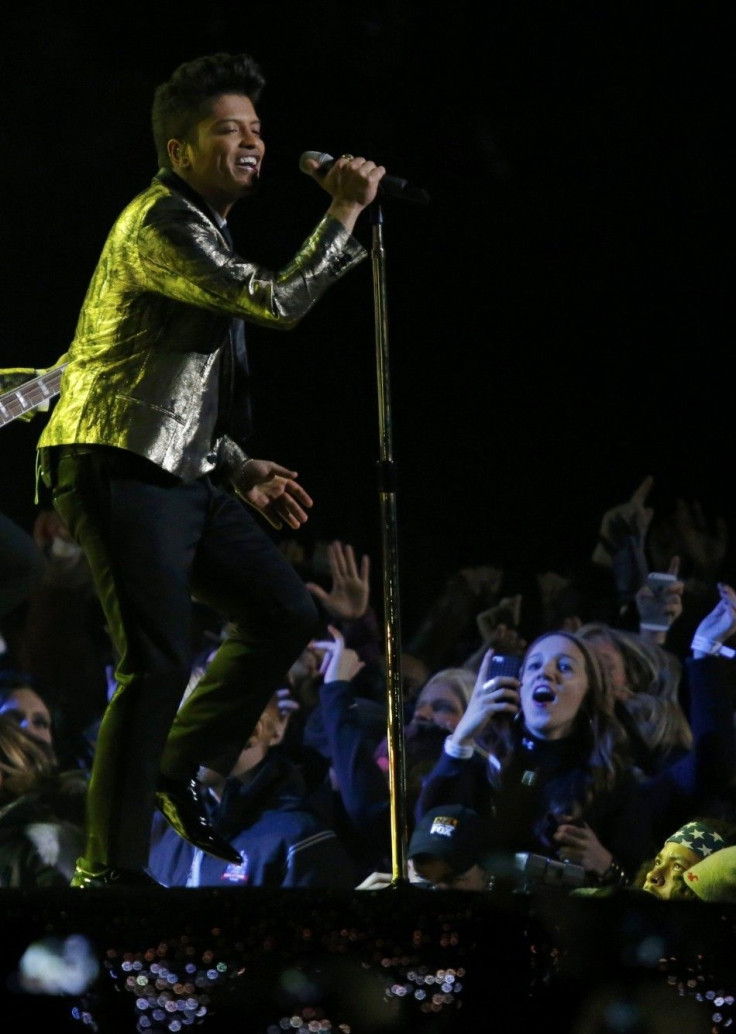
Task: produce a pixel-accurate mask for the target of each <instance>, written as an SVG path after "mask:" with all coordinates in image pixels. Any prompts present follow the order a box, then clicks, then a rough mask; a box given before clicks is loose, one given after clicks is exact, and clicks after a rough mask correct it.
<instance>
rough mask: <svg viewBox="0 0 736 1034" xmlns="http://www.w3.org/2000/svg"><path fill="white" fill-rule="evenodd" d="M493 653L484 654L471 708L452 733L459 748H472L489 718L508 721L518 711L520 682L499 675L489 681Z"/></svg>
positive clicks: (509, 676) (470, 704)
mask: <svg viewBox="0 0 736 1034" xmlns="http://www.w3.org/2000/svg"><path fill="white" fill-rule="evenodd" d="M493 654H494V651H493V650H487V651H486V653H485V654H484V656H483V660H482V661H481V663H480V668H479V669H478V677H477V679H476V681H475V686H474V687H473V692H472V694H471V697H470V700H469V701H468V706H467V707H466V709H465V713H464V714H463V716H462V718H461V719H460V721H459V722H458V723H457V725H456V726H455V731H454V732H453V733H451V734H450V735H451V739H452V741H453V742H454V743H455V744H456V745H457V746H459V747H464V746H468V745H470V744H471V743H472V741H473V739H474V738H475V737H476V736H477V735H478V734H479V733H480V732H481V731H482V730H483V728H484V726H485V725H486V723H487V722H488V720H489V719H490V718H494V717H498V718H503V717H506V718H509V717H513V716H514V715H515V714H517V713H518V711H519V707H520V704H521V701H520V699H519V686H520V682H519V680H518V679H515V678H513V677H512V676H511V675H497V676H496V677H495V678H492V679H490V680H489V679H488V675H489V668H490V663H491V657H493Z"/></svg>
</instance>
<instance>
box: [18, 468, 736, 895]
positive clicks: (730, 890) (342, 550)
mask: <svg viewBox="0 0 736 1034" xmlns="http://www.w3.org/2000/svg"><path fill="white" fill-rule="evenodd" d="M651 487H652V482H651V479H650V478H647V479H645V480H644V481H643V482H642V484H641V485H640V486H639V487H638V488H637V489H636V491H635V492H634V493H633V495H632V496H631V498H630V499H628V500H626V501H625V502H624V503H622V504H620V505H618V506H615V507H613V508H612V509H610V510H609V511H607V512H606V513H605V514H604V515H603V518H602V520H601V526H600V534H599V537H598V540H597V542H595V543H591V544H588V545H587V546H585V547H584V551H585V554H586V555H585V556H584V557H582V558H581V562H580V565H579V567H577V568H576V569H575V570H574V571H572V572H565V573H559V572H556V571H545V572H535V573H533V575H532V576H531V577H529V576H526V581H524V582H523V583H522V582H521V581H520V580H519V579H518V578H516V575H515V571H516V570H517V568H518V567H519V565H518V563H514V564H513V565H512V564H509V565H503V564H487V565H479V566H473V567H466V568H462V569H460V570H457V571H454V572H452V574H451V575H450V576H449V577H448V578H447V579H446V583H445V585H444V586H443V588H442V590H441V591H440V592H439V593H438V595H437V596H436V598H435V599H433V600H432V601H431V603H430V605H429V606H428V607H427V609H426V612H425V614H424V616H423V617H422V619H421V621H419V622H418V625H417V627H416V628H415V629H412V630H410V632H411V634H410V636H409V638H408V640H407V641H406V642H405V643H404V644H402V652H401V655H400V658H398V659H396V660H395V661H394V663H395V664H398V666H399V675H400V683H399V684H400V686H401V699H400V702H399V703H400V707H401V713H402V715H403V723H402V725H401V742H400V743H398V744H397V743H391V742H389V739H390V736H391V734H392V731H391V726H390V723H389V712H390V708H391V705H392V703H393V702H392V701H389V700H388V699H387V698H388V695H389V689H390V688H391V687H392V686H393V685H394V684H395V680H394V679H393V678H389V677H388V676H389V675H390V676H394V675H395V674H396V673H395V672H387V670H386V654H385V651H384V643H383V629H382V626H381V621H380V617H379V614H380V606H379V605H377V601H376V599H375V598H372V596H371V565H370V559H369V557H367V556H365V555H364V556H362V557H358V556H357V555H356V552H355V550H354V549H353V547H352V546H350V545H346V544H344V543H342V542H339V541H333V542H331V543H329V544H323V548H322V549H321V550H317V551H315V552H314V553H313V554H312V555H311V556H305V553H304V551H303V550H301V549H300V547H299V544H298V543H296V542H294V541H290V540H284V543H283V548H284V550H285V551H287V555H289V556H290V557H291V558H292V562H293V563H294V564H295V566H296V567H297V569H298V570H299V572H300V574H301V575H302V576H303V577H304V580H305V582H306V584H307V585H308V587H309V589H310V591H311V592H312V594H313V595H314V597H315V599H316V600H317V602H318V605H319V607H320V608H321V611H322V614H323V617H324V634H323V635H322V636H321V637H320V638H319V639H317V640H315V641H313V642H312V643H311V644H310V646H309V647H308V648H307V649H306V650H305V651H304V653H303V655H302V656H301V657H300V659H299V661H298V662H297V664H295V665H293V666H292V668H291V669H290V670H289V672H288V675H287V676H286V678H285V680H284V684H283V686H281V687H280V688H279V689H278V690H277V692H275V693H274V696H273V698H272V700H271V701H270V703H269V705H268V706H267V707H266V709H265V710H264V712H263V714H262V716H261V718H260V720H259V722H258V724H257V726H256V728H255V729H254V731H253V733H252V735H251V737H250V738H249V740H248V742H247V743H245V744H244V745H243V751H242V753H241V755H240V758H239V759H238V762H237V763H236V765H235V767H234V768H233V770H232V771H231V772H229V773H217V772H212V771H209V770H205V769H202V770H201V771H200V773H199V779H200V782H201V784H202V787H203V788H205V789H206V796H207V801H208V808H209V810H210V814H211V821H212V824H213V826H214V828H215V829H216V830H217V831H218V833H219V834H220V835H222V836H223V837H225V838H226V839H227V840H228V841H229V843H230V844H231V845H232V846H233V847H234V848H235V850H236V851H237V853H238V854H239V855H240V858H241V863H240V864H239V865H235V864H232V863H226V862H224V861H221V860H219V859H218V858H215V857H214V856H212V855H208V854H204V853H203V852H202V851H200V850H198V849H196V848H194V847H192V846H191V845H190V844H189V843H188V842H187V841H184V840H183V839H181V838H180V837H179V836H178V835H177V834H176V833H175V832H174V831H173V829H172V828H171V827H170V826H168V825H167V824H166V823H165V822H164V821H163V820H161V819H160V817H159V818H158V819H157V820H156V821H155V822H154V825H153V828H152V830H151V853H150V862H149V868H150V871H151V873H152V874H153V875H154V876H155V878H156V879H157V880H158V881H159V882H161V883H162V884H164V886H189V887H198V886H232V887H236V886H269V887H337V888H347V889H350V888H360V889H375V888H380V887H385V886H388V885H390V884H391V883H392V881H393V880H394V879H395V857H394V855H393V853H392V852H393V850H394V849H395V844H394V839H393V837H392V832H393V831H392V809H391V804H392V800H391V794H392V792H397V789H398V790H399V791H400V792H401V794H402V797H403V804H404V808H403V809H402V813H405V815H406V829H405V830H404V833H405V837H406V845H407V849H406V857H407V860H408V863H407V873H406V878H407V879H408V880H409V881H411V882H413V883H416V884H417V885H418V886H428V887H434V888H440V889H450V888H452V889H466V890H476V891H489V890H492V889H493V888H494V887H498V886H500V885H501V884H502V883H504V881H508V880H513V881H516V882H517V885H518V884H520V883H521V882H522V881H523V879H529V878H530V874H533V873H538V874H540V875H539V877H538V878H540V879H542V880H548V881H550V882H558V881H560V880H561V881H563V882H564V883H565V884H567V885H569V886H570V888H571V893H575V894H610V893H614V892H620V891H624V890H625V891H626V892H641V893H649V894H652V895H656V896H657V897H659V898H665V899H670V898H672V899H674V898H677V899H683V898H691V899H694V900H706V901H712V900H716V901H734V900H736V860H735V859H734V855H736V779H735V778H734V777H735V775H736V731H735V722H734V705H735V701H736V696H735V694H734V691H735V689H736V652H734V646H736V591H734V588H733V587H732V586H731V585H730V584H729V580H728V578H729V575H728V570H727V567H726V561H727V557H728V540H727V529H726V527H725V525H724V524H723V522H722V521H719V520H715V521H710V522H708V521H706V520H705V519H704V518H703V514H702V511H701V510H700V509H699V507H698V506H697V504H695V505H689V504H687V503H685V502H684V501H682V500H679V501H678V503H677V505H676V507H675V508H674V510H673V511H672V512H671V513H669V514H667V515H666V516H663V515H659V514H657V515H655V512H654V510H653V509H652V508H651V507H648V506H647V505H646V504H647V497H648V495H649V492H650V490H651ZM2 530H3V536H6V532H5V528H4V526H3V529H2ZM7 536H9V537H5V547H6V548H5V549H0V558H3V559H4V558H6V557H12V558H13V563H14V565H15V566H14V569H13V570H12V571H11V570H10V566H9V565H8V564H7V563H5V565H4V566H5V569H6V570H5V572H4V573H3V574H2V577H3V578H5V584H6V587H7V591H4V592H3V594H1V595H0V602H1V603H2V609H1V610H0V887H32V886H63V885H68V883H69V880H70V878H71V875H72V873H73V871H74V865H75V862H76V858H77V856H78V855H79V854H80V853H81V845H82V831H83V825H84V801H85V788H86V785H87V780H88V778H89V771H90V762H91V759H92V757H93V754H94V749H95V731H96V727H97V723H98V721H99V718H100V716H101V714H102V712H103V710H104V708H105V706H106V704H107V702H108V700H109V699H110V697H111V695H112V694H113V693H114V692H115V656H114V652H113V650H112V647H111V645H110V640H109V638H108V637H107V634H106V630H105V627H104V621H103V619H102V612H101V609H100V608H99V605H98V603H97V599H96V596H95V592H94V589H93V587H92V585H91V582H90V579H89V576H88V572H87V568H86V563H85V560H84V557H83V556H82V554H81V553H80V551H79V550H78V548H77V547H76V546H75V544H74V543H73V542H72V541H71V540H70V538H69V536H68V534H67V532H66V529H65V528H64V526H63V525H62V524H61V522H60V521H59V519H58V518H57V517H56V516H55V515H54V514H53V513H52V512H49V511H42V512H40V513H39V515H38V519H37V521H36V524H35V526H34V528H33V529H32V532H31V534H30V535H28V536H24V534H23V533H21V532H19V530H18V529H16V528H12V527H11V528H9V529H8V532H7ZM11 539H12V546H11ZM20 547H22V548H20ZM24 549H25V554H24V552H23V550H24ZM24 556H25V568H23V563H22V560H23V557H24ZM515 560H517V561H518V558H515ZM23 570H25V571H26V572H27V581H26V582H25V583H24V582H23V577H22V575H23ZM651 572H658V573H660V574H661V573H664V574H666V575H667V576H668V577H666V578H664V579H660V581H661V582H662V584H663V588H661V589H660V588H659V587H657V586H656V585H655V583H654V582H653V581H652V580H651V579H650V578H649V575H650V573H651ZM657 607H658V608H659V618H658V619H657V618H656V616H655V619H654V620H653V619H652V609H653V608H655V609H656V608H657ZM227 635H228V626H227V624H223V623H222V622H221V621H220V619H219V618H218V617H217V616H216V615H214V614H213V613H212V612H211V611H209V610H208V608H206V607H204V606H202V605H200V604H197V603H196V601H195V622H194V627H193V628H192V677H191V682H190V687H189V690H191V688H192V687H193V686H194V685H195V684H196V682H197V680H198V679H199V678H200V677H201V675H202V673H203V671H204V670H205V669H206V667H207V664H208V661H209V658H210V656H211V654H212V653H213V651H214V649H215V647H216V645H217V644H218V643H219V642H220V641H221V640H222V639H223V637H226V636H227ZM499 657H505V658H508V657H512V658H514V657H515V658H518V661H519V666H518V670H515V669H513V668H504V669H503V670H502V669H498V671H499V672H500V673H499V674H496V670H497V669H496V664H495V663H494V659H495V661H497V660H498V658H499ZM505 672H510V673H505ZM189 690H187V692H189ZM243 691H244V693H247V687H243ZM392 748H395V749H393V750H392ZM131 749H135V748H134V744H131ZM397 751H398V752H399V754H400V758H401V763H400V764H399V765H396V761H395V758H396V752H397ZM392 758H393V759H394V760H393V768H392ZM397 775H398V777H400V778H399V779H398V783H397Z"/></svg>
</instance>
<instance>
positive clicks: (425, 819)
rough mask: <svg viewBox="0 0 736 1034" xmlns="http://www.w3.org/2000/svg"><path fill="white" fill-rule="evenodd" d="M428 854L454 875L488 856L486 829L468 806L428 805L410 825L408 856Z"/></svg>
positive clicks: (488, 835)
mask: <svg viewBox="0 0 736 1034" xmlns="http://www.w3.org/2000/svg"><path fill="white" fill-rule="evenodd" d="M420 855H430V856H431V857H432V858H441V859H442V860H443V861H445V862H447V864H448V865H449V866H450V868H451V869H452V871H453V872H454V873H456V874H457V875H458V876H460V875H462V874H463V873H466V872H468V870H469V869H472V868H473V866H474V865H480V866H484V865H485V864H486V863H487V861H488V859H489V858H490V855H491V843H490V831H489V829H488V826H487V824H486V823H485V822H484V821H483V819H481V817H480V816H479V815H478V813H477V812H476V811H473V809H472V808H466V807H464V806H463V805H462V804H444V805H441V806H439V807H436V808H431V809H430V810H429V811H428V812H426V813H425V814H424V815H423V816H422V817H421V819H419V821H418V822H417V824H416V826H415V827H414V832H413V833H412V835H411V837H410V839H409V850H408V853H407V857H408V858H413V859H417V858H418V857H419V856H420Z"/></svg>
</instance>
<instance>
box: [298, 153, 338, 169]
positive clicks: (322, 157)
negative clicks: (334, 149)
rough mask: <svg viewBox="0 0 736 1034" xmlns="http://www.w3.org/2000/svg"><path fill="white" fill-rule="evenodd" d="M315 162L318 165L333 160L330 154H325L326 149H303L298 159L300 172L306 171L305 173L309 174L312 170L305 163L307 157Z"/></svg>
mask: <svg viewBox="0 0 736 1034" xmlns="http://www.w3.org/2000/svg"><path fill="white" fill-rule="evenodd" d="M310 158H311V159H312V160H313V161H315V162H317V163H318V164H319V165H320V166H322V165H326V164H328V162H331V161H334V158H333V157H332V155H331V154H327V152H326V151H305V152H304V154H302V156H301V158H300V159H299V168H300V170H301V171H302V172H306V173H307V175H311V172H312V170H311V169H310V168H309V166H308V165H307V161H308V160H309V159H310Z"/></svg>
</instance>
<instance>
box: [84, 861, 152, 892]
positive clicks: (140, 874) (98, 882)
mask: <svg viewBox="0 0 736 1034" xmlns="http://www.w3.org/2000/svg"><path fill="white" fill-rule="evenodd" d="M69 886H70V887H82V888H83V889H85V890H87V889H90V888H92V887H133V888H135V889H140V888H141V887H162V884H161V883H159V882H158V881H157V880H154V878H153V876H149V874H148V873H147V872H144V871H143V869H116V868H114V866H111V865H106V866H103V867H101V868H99V869H93V868H87V867H86V865H83V864H81V863H80V862H77V864H76V866H75V869H74V875H73V876H72V878H71V881H70V883H69Z"/></svg>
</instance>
